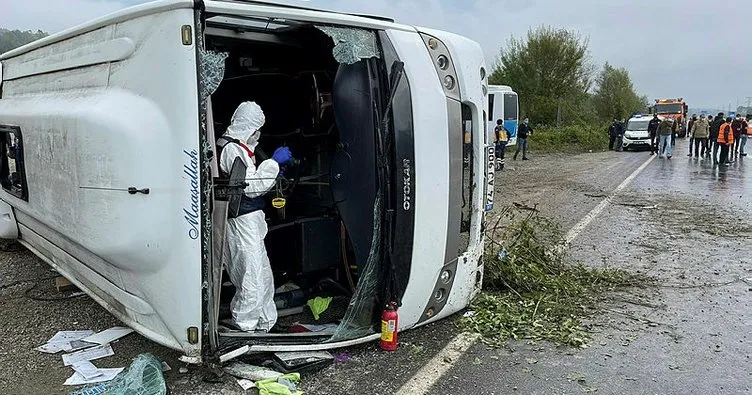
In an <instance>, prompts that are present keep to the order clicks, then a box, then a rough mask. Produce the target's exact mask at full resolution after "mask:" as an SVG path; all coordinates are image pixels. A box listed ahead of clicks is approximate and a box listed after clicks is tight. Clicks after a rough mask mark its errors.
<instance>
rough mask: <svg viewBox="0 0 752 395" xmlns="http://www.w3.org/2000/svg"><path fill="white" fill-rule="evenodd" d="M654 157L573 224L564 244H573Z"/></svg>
mask: <svg viewBox="0 0 752 395" xmlns="http://www.w3.org/2000/svg"><path fill="white" fill-rule="evenodd" d="M653 159H655V155H651V156H650V157H649V158H648V160H646V161H645V163H643V164H642V165H640V167H638V168H637V170H635V171H633V172H632V174H630V175H629V177H627V178H626V179H625V180H624V181H622V183H621V184H619V186H618V187H616V189H614V190H613V191H612V192H611V193H609V194H608V196H606V198H605V199H603V201H601V202H600V203H598V205H597V206H595V208H593V209H592V210H590V212H589V213H587V215H586V216H585V217H584V218H582V219H581V220H580V222H578V223H577V224H576V225H575V226H573V227H572V229H570V230H569V232H567V235H566V236H565V237H564V244H565V245H569V244H571V243H572V241H574V239H576V238H577V236H579V235H580V233H581V232H582V231H583V229H585V227H587V226H588V225H590V222H592V221H593V220H594V219H595V217H597V216H598V214H600V213H601V211H603V209H604V208H606V207H607V206H608V205H609V203H611V199H613V198H614V196H616V194H617V193H619V192H620V191H621V190H622V189H624V188H626V187H627V185H629V183H630V182H632V181H633V180H634V179H635V178H637V176H638V175H639V174H640V172H641V171H643V170H644V169H645V168H646V167H648V165H649V164H650V162H652V161H653Z"/></svg>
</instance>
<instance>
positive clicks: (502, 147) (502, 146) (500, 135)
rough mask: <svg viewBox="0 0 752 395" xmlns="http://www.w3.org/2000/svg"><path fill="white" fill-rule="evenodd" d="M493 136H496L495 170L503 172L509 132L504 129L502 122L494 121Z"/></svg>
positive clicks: (499, 120)
mask: <svg viewBox="0 0 752 395" xmlns="http://www.w3.org/2000/svg"><path fill="white" fill-rule="evenodd" d="M494 135H496V141H495V146H496V147H495V150H496V170H504V153H505V152H506V150H507V143H508V142H509V131H508V130H507V128H505V127H504V121H503V120H501V119H497V120H496V128H494Z"/></svg>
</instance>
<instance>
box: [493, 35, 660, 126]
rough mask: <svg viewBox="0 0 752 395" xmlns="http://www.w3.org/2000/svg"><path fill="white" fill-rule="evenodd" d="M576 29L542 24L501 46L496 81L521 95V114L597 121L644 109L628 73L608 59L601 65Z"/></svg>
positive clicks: (540, 119)
mask: <svg viewBox="0 0 752 395" xmlns="http://www.w3.org/2000/svg"><path fill="white" fill-rule="evenodd" d="M588 44H589V40H588V38H587V37H583V36H581V35H580V34H578V33H577V32H573V31H569V30H566V29H559V28H553V27H550V26H541V27H538V28H536V29H531V30H529V31H528V33H527V35H526V36H525V37H523V38H515V37H511V38H510V39H509V40H508V42H507V43H506V45H505V46H504V47H503V48H502V49H501V53H500V55H499V57H498V61H497V64H496V66H495V69H494V71H493V72H492V73H491V75H490V77H489V83H490V84H493V85H509V86H511V87H512V88H513V89H514V90H515V91H516V92H517V93H518V95H519V102H520V114H521V118H523V117H530V119H531V122H534V123H536V124H545V125H557V124H559V123H560V124H561V125H562V126H565V125H593V124H594V123H602V122H606V121H610V120H613V119H615V118H618V119H625V118H628V117H629V116H630V115H631V114H633V113H635V112H645V111H646V110H647V107H648V106H649V101H648V99H647V97H646V96H639V95H638V94H637V93H636V92H635V90H634V86H633V84H632V80H631V78H630V76H629V72H628V71H627V70H626V69H624V68H621V67H616V66H613V65H611V64H609V63H606V64H605V65H604V66H603V67H602V68H601V69H600V70H598V69H597V68H596V66H595V65H594V64H593V62H592V60H591V58H590V54H589V51H588Z"/></svg>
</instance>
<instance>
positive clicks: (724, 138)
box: [718, 122, 734, 145]
mask: <svg viewBox="0 0 752 395" xmlns="http://www.w3.org/2000/svg"><path fill="white" fill-rule="evenodd" d="M718 144H728V145H731V144H734V131H733V130H732V129H731V123H730V122H724V123H723V125H721V129H720V130H719V131H718Z"/></svg>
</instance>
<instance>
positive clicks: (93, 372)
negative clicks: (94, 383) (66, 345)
mask: <svg viewBox="0 0 752 395" xmlns="http://www.w3.org/2000/svg"><path fill="white" fill-rule="evenodd" d="M71 367H72V368H73V370H75V371H76V373H78V374H80V375H81V376H83V378H85V379H86V380H89V379H93V378H94V377H97V376H101V375H102V374H103V373H102V371H101V370H99V369H98V368H97V367H96V366H94V364H93V363H91V362H90V361H78V362H76V363H74V364H72V365H71Z"/></svg>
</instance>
